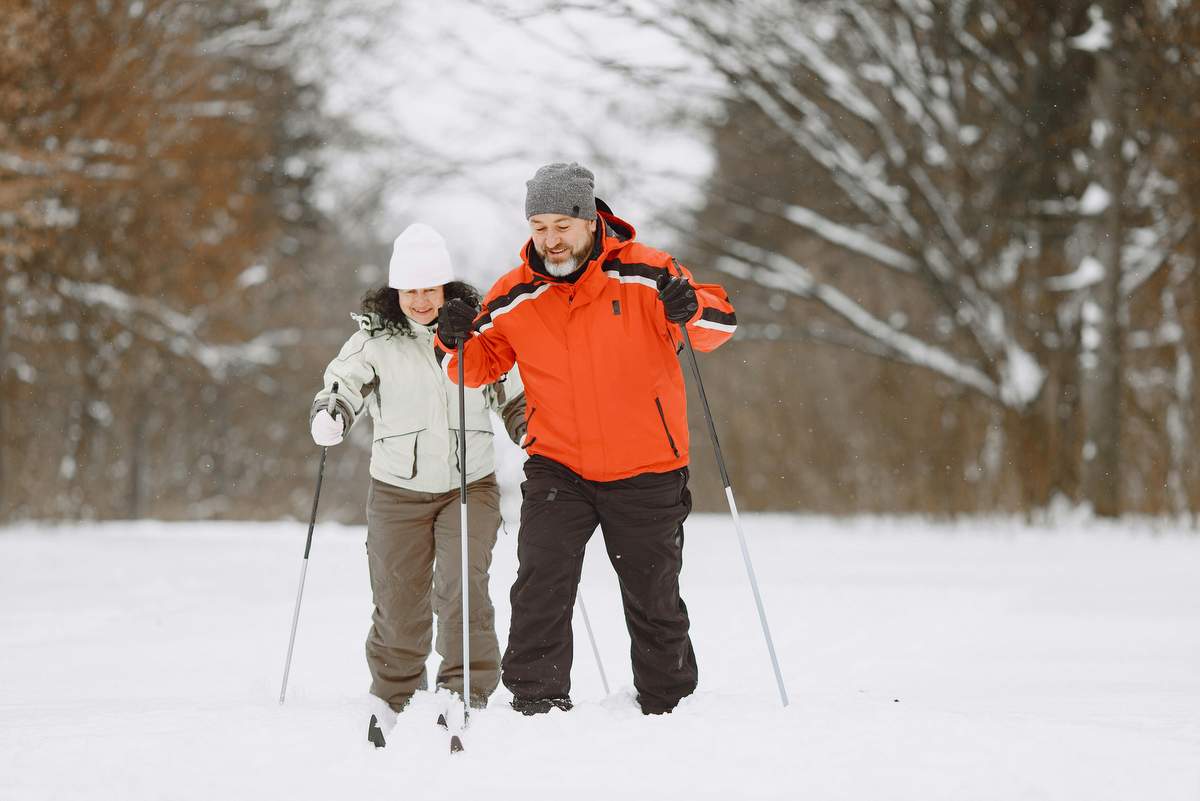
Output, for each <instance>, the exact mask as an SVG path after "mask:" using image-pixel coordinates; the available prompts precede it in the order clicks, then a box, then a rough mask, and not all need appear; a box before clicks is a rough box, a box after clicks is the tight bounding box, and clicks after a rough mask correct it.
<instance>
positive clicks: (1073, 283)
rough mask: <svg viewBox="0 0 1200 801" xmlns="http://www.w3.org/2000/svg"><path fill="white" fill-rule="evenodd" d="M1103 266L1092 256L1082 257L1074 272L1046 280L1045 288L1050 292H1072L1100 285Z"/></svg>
mask: <svg viewBox="0 0 1200 801" xmlns="http://www.w3.org/2000/svg"><path fill="white" fill-rule="evenodd" d="M1104 273H1105V270H1104V265H1103V264H1101V263H1100V260H1099V259H1097V258H1096V257H1094V256H1084V257H1083V259H1082V260H1080V262H1079V267H1077V268H1076V269H1075V272H1072V273H1067V274H1066V275H1055V276H1052V277H1050V278H1047V279H1046V281H1045V284H1046V288H1047V289H1049V290H1051V291H1052V292H1074V291H1076V290H1079V289H1086V288H1087V287H1089V286H1093V285H1095V284H1098V283H1100V281H1101V280H1103V278H1104Z"/></svg>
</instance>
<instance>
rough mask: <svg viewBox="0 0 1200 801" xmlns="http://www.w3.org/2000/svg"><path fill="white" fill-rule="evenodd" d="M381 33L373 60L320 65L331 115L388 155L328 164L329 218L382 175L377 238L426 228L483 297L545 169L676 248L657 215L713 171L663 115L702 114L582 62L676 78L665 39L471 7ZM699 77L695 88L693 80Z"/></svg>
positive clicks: (683, 129)
mask: <svg viewBox="0 0 1200 801" xmlns="http://www.w3.org/2000/svg"><path fill="white" fill-rule="evenodd" d="M379 25H380V26H379V28H377V29H376V30H374V31H373V33H374V34H375V37H374V38H375V39H377V44H375V45H374V46H371V47H357V46H348V45H345V44H344V43H339V44H338V46H337V47H336V48H334V49H333V50H332V51H331V52H332V59H331V64H330V66H329V67H328V74H327V75H326V76H325V78H326V80H325V83H326V85H327V86H328V88H329V89H328V96H327V107H328V110H329V111H331V112H332V113H334V114H339V115H345V116H347V117H349V118H351V119H353V120H354V122H355V124H356V125H357V126H358V127H360V128H362V129H364V130H366V131H368V132H370V133H372V134H373V135H375V136H377V137H379V138H380V139H382V140H385V141H388V142H394V143H395V145H394V147H393V146H391V145H389V146H387V147H383V148H378V149H374V148H350V149H348V150H345V151H339V152H336V153H334V154H332V156H331V160H330V164H329V167H328V169H327V173H326V181H325V183H324V184H323V188H322V192H321V198H322V203H323V204H324V205H326V206H327V207H329V208H333V207H337V206H339V205H344V204H346V203H348V202H350V200H351V199H353V198H354V197H356V196H359V195H361V194H362V192H363V191H364V190H365V189H366V188H367V187H369V186H370V185H371V183H372V182H373V181H377V180H378V179H379V176H381V175H388V176H389V177H388V179H387V183H388V191H387V192H386V194H385V197H384V200H383V203H382V204H381V207H380V208H377V209H374V210H373V211H374V212H377V213H378V214H377V218H376V219H377V225H378V228H377V230H378V232H379V235H380V237H381V238H385V239H389V240H390V239H391V238H393V237H394V236H396V234H398V233H399V232H400V230H402V229H403V227H404V226H406V225H407V224H408V223H410V222H413V221H416V220H421V221H423V222H427V223H429V224H431V225H433V226H435V227H436V228H438V229H439V230H442V231H443V233H444V234H445V235H446V237H447V239H448V241H449V245H450V248H451V251H452V253H453V254H454V256H455V259H456V262H457V263H458V264H459V265H460V266H461V267H462V268H463V270H464V274H465V275H466V276H467V277H468V278H469V279H471V280H476V281H478V282H479V283H481V284H484V285H487V284H490V281H491V280H493V279H494V278H495V277H497V276H498V275H499V274H500V272H502V271H503V270H505V269H508V268H509V267H512V266H514V265H515V263H516V252H517V250H518V248H519V247H520V245H521V244H522V243H523V242H524V240H525V238H526V236H527V229H526V227H525V222H524V215H523V204H524V191H525V187H524V182H525V180H526V179H527V178H528V177H529V176H530V175H532V174H533V172H534V170H535V169H536V168H537V167H538V166H539V165H540V164H543V163H547V162H550V161H575V160H577V161H581V162H583V163H584V164H586V165H587V166H590V167H591V168H592V169H593V170H594V171H595V172H596V173H597V176H596V180H597V194H598V195H599V196H600V197H602V198H604V199H605V200H606V201H608V202H609V203H610V204H611V205H612V206H613V209H614V210H615V211H616V212H617V213H618V214H619V215H620V216H622V217H624V218H626V219H628V220H629V221H630V222H632V223H633V224H634V225H635V226H636V227H637V228H638V231H639V238H640V239H643V240H645V241H647V242H648V243H650V244H654V245H658V246H662V247H667V246H669V245H670V244H671V242H672V241H673V240H672V239H671V235H670V233H669V232H668V231H667V230H666V229H665V228H662V227H660V226H656V225H655V224H654V223H653V220H654V218H655V217H656V215H658V214H660V213H664V212H670V211H671V210H675V209H679V208H681V207H684V206H694V205H697V204H698V202H699V195H698V193H697V191H696V187H697V186H698V184H699V183H700V181H701V180H702V179H703V177H704V176H705V175H706V174H707V172H708V170H709V169H710V166H711V158H710V156H709V149H708V145H707V137H706V135H705V132H704V131H703V130H702V129H698V128H696V127H695V126H691V127H687V126H683V125H679V124H676V123H674V122H673V121H672V119H671V118H672V116H673V115H672V114H670V113H669V111H668V110H669V109H673V108H675V106H676V105H677V104H679V103H684V104H686V105H688V106H690V107H693V108H711V106H712V103H711V101H706V100H705V98H704V97H703V96H702V95H701V94H699V93H693V94H692V96H690V97H687V96H681V93H680V92H679V90H678V89H675V88H673V87H660V88H658V89H655V90H650V89H646V88H644V87H638V86H635V85H633V84H631V83H629V82H627V81H626V80H625V79H624V78H622V77H621V76H618V75H616V74H614V73H612V72H611V71H607V70H603V69H600V68H598V67H596V66H595V64H594V63H593V61H592V59H591V58H590V56H589V55H588V53H589V51H590V52H594V53H603V54H604V55H606V56H609V57H615V58H617V59H619V60H620V61H621V62H622V63H625V64H630V65H647V64H652V65H659V66H661V65H664V64H671V65H687V64H688V63H689V62H688V56H687V54H686V53H685V52H683V51H681V49H680V48H678V47H677V46H675V45H674V44H673V43H671V42H670V41H668V40H667V39H666V38H665V37H663V36H661V35H659V34H656V33H655V32H653V31H647V30H640V29H637V28H635V27H633V26H631V25H630V24H627V23H625V22H624V21H622V20H620V19H611V18H604V19H601V18H596V17H584V16H581V15H579V14H556V15H554V16H553V17H548V18H544V19H540V20H536V21H533V22H531V23H528V24H526V25H517V24H514V23H511V22H508V21H505V20H502V19H500V18H499V17H497V16H495V15H493V14H491V13H488V12H487V11H484V10H482V9H480V8H478V7H477V6H476V5H475V4H473V3H471V2H467V0H445V1H444V2H440V3H437V4H424V3H421V4H417V3H412V4H406V5H401V6H399V7H398V8H396V9H395V10H394V11H391V12H386V13H384V14H383V16H382V18H381V20H380V24H379ZM344 26H345V27H343V28H341V29H339V28H337V27H336V26H335V27H334V28H332V29H331V30H330V31H329V37H328V39H327V40H326V44H329V43H331V42H337V41H338V40H340V39H343V38H348V36H349V35H351V34H354V33H355V32H356V31H355V28H354V25H353V24H351V23H344ZM357 32H358V33H362V32H363V31H362V30H361V28H360V29H359V30H358V31H357ZM695 77H696V80H702V78H703V76H702V73H700V72H699V70H698V68H696V72H695ZM406 142H411V143H413V144H412V145H406V144H404V143H406ZM413 145H415V148H414V146H413ZM597 154H599V156H597ZM456 161H465V162H467V163H468V165H469V166H468V167H467V169H466V171H465V175H464V176H462V177H456V178H452V179H446V180H438V181H433V182H417V183H414V182H413V181H411V180H409V179H410V177H411V175H412V173H413V171H414V170H418V171H423V170H435V171H438V170H440V169H441V168H443V167H444V166H446V165H451V164H453V163H454V162H456Z"/></svg>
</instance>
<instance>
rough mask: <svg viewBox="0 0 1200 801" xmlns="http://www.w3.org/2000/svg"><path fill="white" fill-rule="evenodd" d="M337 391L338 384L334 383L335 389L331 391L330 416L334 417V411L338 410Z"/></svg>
mask: <svg viewBox="0 0 1200 801" xmlns="http://www.w3.org/2000/svg"><path fill="white" fill-rule="evenodd" d="M337 391H338V382H336V381H334V382H333V389H331V390H330V391H329V416H330V417H333V413H334V411H336V410H337Z"/></svg>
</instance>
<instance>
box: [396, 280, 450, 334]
mask: <svg viewBox="0 0 1200 801" xmlns="http://www.w3.org/2000/svg"><path fill="white" fill-rule="evenodd" d="M396 291H397V292H398V293H399V294H400V310H401V311H403V312H404V314H405V316H406V317H408V318H409V319H410V320H413V321H415V322H418V323H420V324H421V325H429V324H430V323H432V322H433V321H434V320H436V319H437V316H438V309H440V308H442V304H443V303H445V302H446V293H445V292H444V291H443V289H442V287H440V286H431V287H426V288H425V289H397V290H396Z"/></svg>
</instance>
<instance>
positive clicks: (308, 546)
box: [279, 381, 338, 704]
mask: <svg viewBox="0 0 1200 801" xmlns="http://www.w3.org/2000/svg"><path fill="white" fill-rule="evenodd" d="M337 391H338V382H336V381H334V382H333V389H332V390H331V391H330V393H329V413H330V414H331V415H332V414H333V413H334V410H335V409H336V408H337V406H336V403H337ZM328 452H329V448H328V447H323V448H321V466H320V467H319V468H318V469H317V491H316V492H314V493H313V505H312V515H310V516H309V518H308V539H306V540H305V541H304V560H303V561H302V562H301V564H300V586H299V587H298V588H297V589H296V609H295V611H293V612H292V636H291V638H290V639H289V640H288V649H287V660H286V661H285V662H284V663H283V686H281V687H280V688H279V703H281V704H282V703H283V700H284V697H285V696H286V695H287V683H288V671H290V670H291V667H292V648H293V647H294V646H295V645H296V626H297V624H299V622H300V599H301V598H302V597H303V596H304V576H305V574H306V573H308V552H309V551H310V550H312V537H313V527H314V526H316V524H317V503H318V502H319V501H320V500H321V482H322V481H323V480H324V478H325V455H326V453H328Z"/></svg>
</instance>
